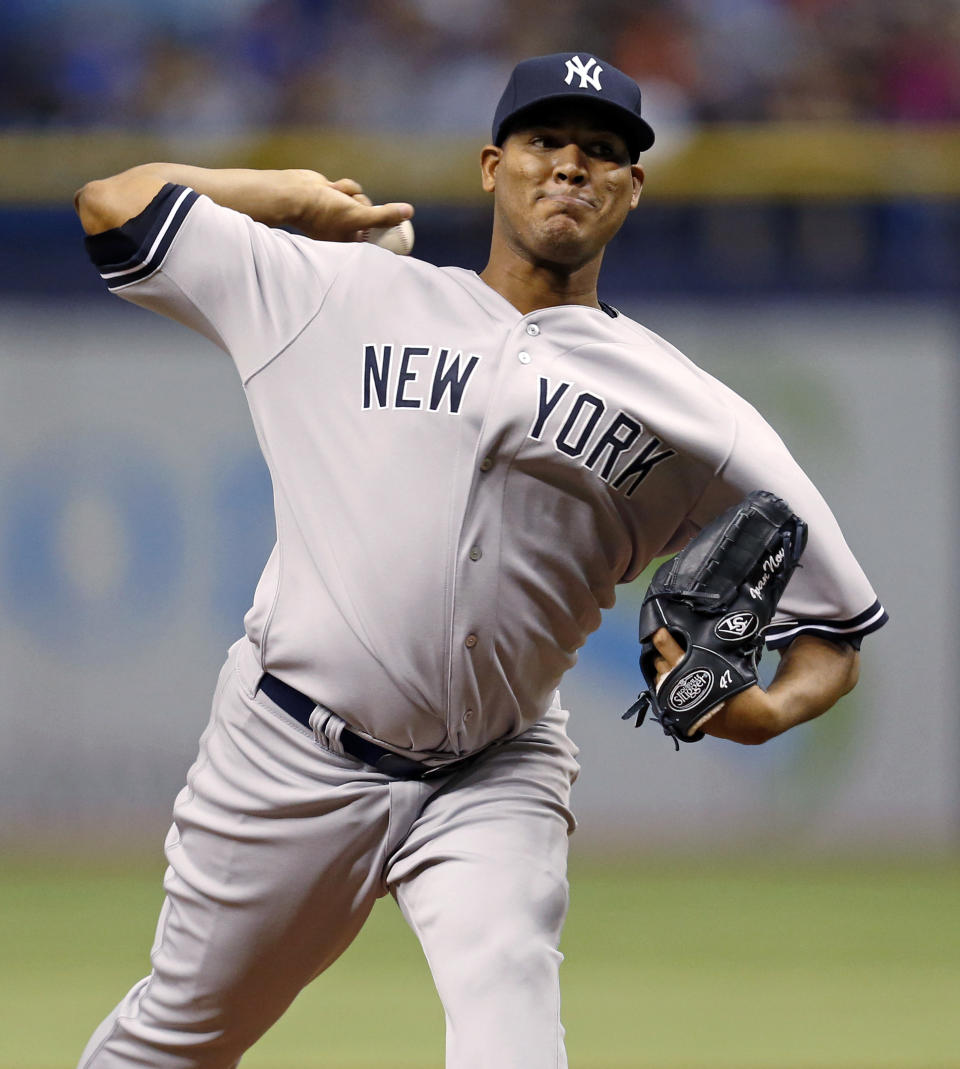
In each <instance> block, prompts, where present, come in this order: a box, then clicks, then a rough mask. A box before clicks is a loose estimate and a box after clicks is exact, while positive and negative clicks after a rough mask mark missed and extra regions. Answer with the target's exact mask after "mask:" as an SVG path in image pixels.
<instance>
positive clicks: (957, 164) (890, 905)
mask: <svg viewBox="0 0 960 1069" xmlns="http://www.w3.org/2000/svg"><path fill="white" fill-rule="evenodd" d="M567 49H582V50H583V51H590V52H595V53H597V54H599V55H601V56H605V57H607V58H608V59H609V60H610V61H611V62H613V63H614V64H616V65H617V66H619V67H621V68H622V69H624V70H626V71H628V72H629V73H630V74H632V75H634V76H635V77H636V78H637V80H638V81H639V82H640V84H641V86H642V88H643V91H644V101H645V106H646V107H648V108H649V111H650V117H651V122H652V124H653V126H654V127H655V129H656V130H657V135H658V140H657V145H656V146H655V148H654V149H653V151H652V152H651V153H649V154H648V156H647V157H646V158H645V160H644V162H645V165H646V167H647V186H646V189H645V192H644V196H643V198H642V200H641V205H640V208H639V209H638V211H637V212H636V213H635V214H634V217H633V218H632V219H631V221H630V223H629V225H628V227H627V228H626V230H625V232H624V233H623V234H622V235H621V236H620V237H619V238H618V239H617V241H616V242H615V244H614V245H613V246H612V247H611V249H610V250H609V253H608V259H607V263H606V265H605V275H604V286H603V296H604V297H605V298H606V299H607V300H609V301H611V302H613V303H615V304H617V305H618V306H620V307H621V308H623V309H624V310H625V311H627V312H628V313H629V314H631V315H633V316H634V317H635V318H637V319H639V320H641V321H643V322H645V323H646V324H647V325H649V326H651V327H652V328H653V329H655V330H657V331H658V332H660V333H662V334H664V335H665V336H666V337H667V338H668V339H670V340H671V341H672V342H674V343H675V344H676V345H678V346H679V347H680V348H681V349H683V350H685V351H686V352H687V353H688V355H690V356H691V357H692V358H693V359H694V360H696V361H697V362H698V363H700V364H702V365H703V366H705V367H706V368H707V369H708V370H711V371H712V372H714V373H716V374H719V375H720V376H721V377H722V378H725V379H726V380H727V381H728V382H730V383H731V385H733V386H734V387H735V388H737V389H738V390H739V391H740V392H742V393H743V394H744V395H745V396H747V397H748V398H749V399H750V400H752V401H753V402H754V403H755V404H756V405H757V406H758V407H759V408H760V409H761V411H763V412H764V414H765V415H767V416H768V418H769V419H770V420H771V421H772V422H773V423H774V425H775V426H777V427H778V428H779V429H780V430H781V432H782V434H783V436H784V437H785V439H786V440H787V442H788V444H789V445H790V446H791V448H792V449H793V451H794V453H795V455H796V456H797V457H798V458H799V459H800V461H801V462H802V463H803V464H804V466H805V467H806V469H807V470H808V472H809V473H810V474H811V476H812V477H813V478H814V480H815V481H816V482H817V483H818V485H819V486H820V487H821V488H822V489H823V491H824V492H825V494H826V496H827V497H828V499H829V500H830V501H831V503H832V504H833V506H834V509H835V512H836V513H837V515H838V517H839V519H840V521H841V523H842V525H843V527H844V529H845V531H846V533H847V536H848V539H849V541H850V542H851V544H852V546H853V548H854V550H855V552H856V553H857V554H858V556H859V557H860V559H861V561H862V562H863V564H864V566H865V568H866V570H867V573H868V574H869V575H870V576H871V578H872V579H873V581H874V584H875V586H876V587H877V590H878V592H879V594H880V597H881V599H882V600H883V601H884V603H885V604H886V605H887V607H888V609H889V610H890V613H891V616H892V621H891V623H890V624H889V625H888V626H887V628H885V629H884V630H883V631H881V632H880V633H879V634H878V635H876V636H873V637H871V638H869V639H868V640H867V641H866V643H865V651H864V671H863V681H862V683H861V685H860V687H858V689H857V690H856V691H855V692H854V693H853V694H852V695H851V696H850V697H849V698H848V699H846V700H845V701H844V702H843V703H841V705H840V706H839V707H838V708H837V710H836V711H835V712H834V713H833V714H832V715H830V716H828V717H826V718H825V719H824V720H822V721H820V722H818V723H816V724H814V725H810V726H808V727H806V728H804V729H801V730H800V731H797V732H795V733H793V734H792V735H790V736H787V737H785V738H783V739H780V740H776V741H775V742H773V743H771V744H769V745H768V746H766V747H763V748H761V749H759V750H756V751H754V750H743V749H738V748H736V747H733V746H731V745H729V744H725V743H720V742H715V741H713V740H707V741H706V742H704V743H702V744H700V745H699V746H696V747H689V748H685V749H684V751H683V752H682V753H681V754H679V755H675V754H674V753H673V749H672V746H671V745H670V744H669V743H668V742H667V741H666V740H665V739H663V738H661V737H659V736H658V735H657V733H656V730H655V728H654V727H652V726H648V727H647V728H645V729H644V730H642V731H640V732H633V731H632V729H629V728H628V727H626V726H625V725H623V724H622V723H621V722H620V716H619V714H620V712H621V711H622V710H623V709H625V708H626V707H627V706H628V705H629V704H630V702H631V701H632V699H633V697H634V695H635V693H636V690H637V687H638V684H639V677H638V670H637V669H636V654H637V649H636V637H635V619H636V610H637V607H638V605H639V597H640V593H641V591H640V588H639V587H638V589H636V590H632V589H631V590H625V591H624V592H623V596H622V597H621V601H620V604H619V605H618V607H617V609H616V610H614V611H613V612H611V613H610V614H609V619H608V620H607V621H606V623H605V625H604V627H603V628H602V630H601V631H600V632H599V633H598V634H597V635H596V636H594V638H593V639H592V640H591V641H590V642H589V643H588V645H587V647H586V649H585V650H584V653H583V656H582V659H581V663H580V664H579V665H578V667H577V668H576V669H575V671H574V673H573V675H572V676H571V678H570V681H569V684H568V685H567V687H566V688H565V689H564V697H565V701H566V704H567V705H568V706H570V707H571V708H572V709H573V711H574V720H573V733H574V736H575V738H576V740H577V741H578V743H579V744H580V746H581V752H582V765H583V774H582V776H581V780H580V783H579V784H578V787H577V796H576V797H577V805H578V810H579V814H580V818H581V826H580V829H579V831H578V833H577V835H576V837H575V839H574V855H575V862H574V873H575V880H574V890H573V910H572V913H571V920H570V925H569V929H568V935H567V942H566V949H567V950H568V956H569V959H570V960H569V961H568V964H567V965H566V966H565V969H566V970H567V988H566V998H567V1004H568V1009H567V1024H568V1029H569V1030H570V1049H571V1054H572V1057H573V1061H572V1064H574V1065H579V1066H581V1067H583V1069H632V1067H635V1066H637V1067H639V1066H651V1067H652V1066H658V1067H660V1069H681V1067H700V1066H707V1065H710V1066H729V1067H731V1069H733V1067H734V1066H737V1067H747V1066H755V1067H767V1066H769V1067H778V1069H780V1067H784V1069H801V1067H804V1069H806V1067H813V1066H817V1067H822V1069H829V1067H833V1066H847V1067H861V1066H871V1067H886V1069H893V1067H898V1069H899V1067H903V1069H907V1067H938V1069H943V1067H947V1066H952V1067H956V1066H960V1024H958V1023H957V1012H956V1008H957V1006H958V1005H960V914H958V905H957V902H958V895H957V892H958V891H960V852H958V846H960V787H958V781H960V776H958V764H960V727H958V722H960V718H958V716H957V673H956V663H957V648H956V625H955V613H954V612H953V611H952V610H953V607H954V605H955V603H956V600H957V599H956V595H957V592H958V590H957V587H958V583H957V578H956V564H955V558H956V553H955V548H954V547H955V538H954V536H953V532H954V531H955V529H956V526H957V518H958V509H957V496H958V486H957V472H956V457H957V444H958V432H957V387H958V369H957V354H958V336H960V335H958V306H957V298H958V293H960V3H958V2H957V0H940V2H936V0H917V2H913V3H905V2H903V0H873V2H869V0H659V2H657V0H632V2H630V0H590V2H587V0H550V2H549V3H547V2H545V0H528V2H527V3H525V4H523V5H514V4H510V3H508V2H507V0H472V2H470V3H463V4H456V3H452V2H447V0H357V2H354V3H352V4H349V5H347V4H336V3H333V2H332V0H216V2H214V0H159V2H154V3H146V2H144V0H5V2H4V4H3V5H2V7H0V160H2V166H0V416H2V418H0V683H2V689H0V694H2V696H3V699H2V702H0V738H2V742H0V807H2V813H3V821H2V824H0V847H2V850H3V859H4V863H3V870H2V873H0V933H2V936H3V938H2V942H0V962H2V964H0V995H2V998H0V1004H2V1005H3V1006H4V1008H5V1011H9V1019H6V1020H5V1021H4V1028H3V1030H2V1033H0V1069H54V1067H57V1066H68V1065H72V1064H73V1060H74V1059H75V1057H76V1055H77V1053H78V1051H79V1048H80V1047H81V1046H82V1044H83V1042H84V1040H85V1037H86V1035H87V1033H88V1032H89V1031H90V1030H91V1029H92V1027H93V1025H94V1024H95V1022H96V1020H98V1019H99V1017H100V1016H101V1015H102V1014H103V1013H104V1012H105V1011H106V1010H107V1009H108V1008H109V1006H110V1005H111V1004H112V1002H113V1001H115V999H116V998H117V997H119V995H120V994H121V993H122V991H123V990H125V989H126V987H127V986H128V985H129V983H130V982H132V980H133V979H135V978H136V976H137V975H139V974H140V973H142V972H143V971H144V970H145V968H146V950H147V947H148V945H149V941H150V933H151V929H152V924H153V919H154V916H155V912H156V908H157V905H158V890H157V888H158V876H159V873H160V866H161V864H162V862H161V859H160V856H159V849H160V843H161V842H162V836H163V832H164V830H165V827H166V823H167V820H168V813H169V807H170V803H171V800H172V798H173V796H174V794H175V793H176V791H177V789H178V788H179V785H180V783H181V781H182V778H183V775H184V773H185V770H186V768H187V766H188V764H189V763H190V761H191V759H192V756H193V753H194V750H195V745H196V739H197V737H198V735H199V732H200V729H201V727H202V725H203V723H204V720H205V715H206V710H207V708H208V706H209V700H210V693H211V691H212V686H213V681H214V679H215V676H216V672H217V669H218V666H219V663H220V661H221V659H222V657H223V654H224V652H225V650H226V648H227V646H228V645H229V643H230V642H231V641H232V640H233V639H234V638H235V637H236V635H237V633H238V629H239V627H240V624H241V618H242V614H243V612H244V611H245V609H246V607H247V604H248V601H249V598H250V596H251V592H252V589H253V585H254V582H255V580H256V577H257V575H258V574H259V569H260V567H261V565H262V563H263V562H264V561H265V559H266V555H267V553H268V551H269V547H270V544H271V542H272V517H271V512H270V492H269V485H268V480H267V476H266V472H265V469H264V466H263V464H262V461H261V460H260V458H259V454H258V452H257V448H256V443H255V440H254V437H253V434H252V431H251V429H250V426H249V420H248V417H247V414H246V410H245V406H244V402H243V397H242V392H241V390H240V389H239V387H238V384H237V382H236V380H235V376H234V373H233V371H232V369H231V368H230V366H229V365H228V362H226V361H225V360H224V358H223V357H222V354H220V353H219V352H218V351H217V350H215V349H214V348H213V347H212V346H210V345H209V344H208V343H206V342H204V341H203V340H202V339H199V338H196V337H193V336H191V335H190V334H188V333H186V332H184V331H181V330H180V329H179V328H176V327H173V326H171V325H169V324H167V323H165V322H162V321H159V320H157V321H154V320H153V319H152V318H150V317H149V316H147V315H146V314H145V313H142V312H140V311H138V310H135V309H132V308H129V307H126V306H124V305H122V304H121V302H119V301H116V300H113V299H111V298H108V296H107V295H106V294H105V293H104V292H102V290H101V287H100V284H99V282H98V280H97V278H96V275H95V273H94V272H93V270H92V268H91V267H90V266H89V265H88V264H87V263H86V262H85V259H84V255H83V249H82V242H81V240H80V237H81V235H80V231H79V226H78V224H77V223H76V221H75V219H74V217H73V214H72V212H71V209H70V199H71V196H72V193H73V191H74V190H75V189H76V188H77V187H78V186H79V185H80V184H82V182H84V181H85V180H87V179H89V178H92V177H99V176H102V175H104V174H107V173H112V172H115V171H117V170H120V169H122V168H124V167H126V166H130V165H132V164H134V163H138V162H143V161H145V160H148V159H176V160H180V161H184V162H193V163H200V164H207V165H211V166H224V165H247V166H257V167H284V166H297V167H311V168H315V169H317V170H320V171H322V172H324V173H325V174H327V175H329V176H331V177H340V176H343V175H350V176H352V177H355V178H357V179H359V180H360V181H361V182H363V184H364V185H365V186H366V187H367V188H368V190H369V191H370V192H371V194H372V195H373V196H374V197H376V198H377V199H410V200H412V201H413V202H414V203H415V204H416V207H417V217H416V224H417V248H416V250H415V251H416V254H417V255H420V256H422V257H424V258H425V259H427V260H431V261H433V262H437V263H456V264H460V265H461V266H465V267H473V268H477V269H479V268H481V267H482V266H483V264H484V262H485V253H486V238H487V232H488V227H489V215H490V206H489V204H488V203H486V201H485V200H484V198H483V196H482V194H481V193H480V192H479V189H478V183H477V165H476V158H477V149H478V147H479V145H480V144H482V143H483V142H484V141H485V139H486V138H487V137H488V126H489V119H490V116H491V114H492V110H493V107H494V104H495V102H496V99H497V97H498V95H499V92H500V89H501V88H502V85H503V84H504V82H505V79H506V77H507V75H508V73H509V70H510V69H511V67H512V65H513V64H514V63H515V62H516V61H517V60H518V59H520V58H522V57H524V56H527V55H532V54H537V53H544V52H551V51H559V50H567ZM383 476H384V479H389V478H391V469H390V462H389V458H385V460H384V473H383ZM384 537H385V538H387V537H388V532H385V536H384ZM771 659H772V658H771ZM395 913H396V911H391V909H390V906H389V904H388V905H386V906H384V908H383V909H382V910H380V911H378V912H377V914H375V917H374V921H373V927H372V929H371V931H370V932H369V933H366V932H365V933H364V935H363V936H362V937H361V941H360V945H358V947H357V948H355V953H353V954H351V955H348V956H347V958H346V959H345V960H344V962H342V963H339V964H338V965H337V966H336V967H335V969H334V971H333V972H332V973H331V974H330V977H329V978H326V979H324V980H322V981H321V982H320V984H318V985H316V986H317V988H318V991H317V992H313V991H311V992H308V993H307V995H305V996H304V998H303V999H302V1000H301V1001H300V1003H298V1005H297V1007H296V1008H295V1010H294V1012H293V1014H292V1015H291V1018H290V1019H289V1020H286V1021H284V1022H283V1023H282V1024H281V1025H280V1026H279V1027H278V1029H277V1030H276V1032H275V1033H273V1034H271V1036H269V1037H267V1039H266V1040H265V1041H264V1043H263V1044H262V1045H261V1047H260V1048H258V1051H256V1052H254V1053H253V1054H252V1055H251V1058H250V1064H251V1065H252V1066H254V1067H257V1066H259V1067H261V1069H286V1067H287V1066H290V1067H291V1069H292V1067H293V1066H307V1065H318V1066H319V1065H337V1066H339V1067H342V1069H361V1067H368V1066H369V1067H371V1069H372V1067H373V1066H385V1065H392V1066H410V1067H413V1066H428V1065H439V1064H440V1063H441V1061H442V1053H441V1051H442V1047H441V1044H440V1032H441V1026H442V1021H441V1016H440V1014H439V1011H438V1010H437V1009H436V1007H435V1006H434V1005H433V1002H432V1001H431V999H432V995H431V992H430V991H429V979H428V977H427V974H426V972H425V968H424V966H423V965H422V962H421V961H420V960H419V956H418V951H417V950H416V947H415V945H414V944H413V942H412V940H411V939H410V938H409V936H407V935H406V934H405V933H404V932H403V931H402V930H401V929H400V928H399V927H398V921H397V918H396V917H395V916H394V914H395ZM691 918H695V919H694V920H693V921H691ZM400 991H402V992H403V994H402V995H400V994H398V992H400ZM677 991H683V992H686V993H687V995H688V999H689V1001H688V1003H686V1004H683V1003H682V1002H681V1001H680V1000H678V998H677V996H676V992H677ZM418 1000H419V1001H418ZM679 1005H684V1010H683V1011H681V1012H679V1013H678V1012H677V1010H678V1007H679ZM52 1007H56V1014H55V1016H53V1017H51V1012H50V1011H51V1008H52ZM371 1007H378V1008H377V1009H376V1010H372V1009H371ZM744 1007H747V1009H744ZM351 1013H352V1014H353V1015H354V1016H353V1017H351ZM371 1014H373V1018H374V1019H373V1020H372V1021H371ZM4 1016H5V1017H6V1016H7V1014H6V1013H5V1015H4ZM328 1016H329V1017H331V1018H332V1019H333V1020H334V1021H342V1022H344V1027H343V1029H342V1033H343V1034H339V1033H340V1030H337V1029H331V1028H330V1027H328V1026H327V1025H326V1024H322V1025H318V1018H320V1019H326V1018H327V1017H328ZM333 1031H336V1032H338V1034H337V1035H336V1036H335V1037H331V1034H330V1033H331V1032H333ZM321 1038H322V1043H321V1042H320V1039H321ZM245 1064H246V1063H245Z"/></svg>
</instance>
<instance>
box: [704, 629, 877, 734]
mask: <svg viewBox="0 0 960 1069" xmlns="http://www.w3.org/2000/svg"><path fill="white" fill-rule="evenodd" d="M859 671H860V655H859V653H857V651H856V650H855V649H854V648H853V647H852V646H849V645H847V644H846V643H837V642H830V641H828V640H825V639H819V638H814V637H813V636H811V635H801V636H800V637H799V638H797V639H795V640H794V641H793V642H792V643H791V644H790V645H789V646H788V647H787V648H786V649H785V650H784V651H783V654H782V655H781V659H780V665H779V667H778V668H777V672H776V675H775V676H774V678H773V680H772V682H771V683H770V686H769V687H767V689H766V690H763V689H762V688H760V687H750V688H749V689H748V690H745V691H742V692H741V693H740V694H738V695H737V696H736V697H734V698H731V699H730V700H729V701H728V702H727V703H726V705H725V706H724V707H723V708H722V709H721V710H720V711H719V712H718V713H717V714H716V715H715V716H713V717H712V718H711V719H710V720H708V721H707V723H706V724H705V725H704V731H705V732H706V733H707V734H708V735H714V736H716V737H717V738H722V739H730V740H731V741H733V742H740V743H744V744H745V745H756V744H758V743H762V742H767V741H768V740H769V739H772V738H774V737H775V736H777V735H782V734H783V732H785V731H789V730H790V728H792V727H796V726H797V725H798V724H803V723H805V722H806V721H808V720H814V719H815V718H816V717H818V716H820V715H822V714H823V713H825V712H826V711H827V710H828V709H830V708H831V707H832V706H833V705H834V704H835V703H836V702H837V701H838V700H839V699H840V698H842V697H843V695H844V694H847V693H848V692H849V691H851V690H853V688H854V686H855V685H856V682H857V677H858V675H859Z"/></svg>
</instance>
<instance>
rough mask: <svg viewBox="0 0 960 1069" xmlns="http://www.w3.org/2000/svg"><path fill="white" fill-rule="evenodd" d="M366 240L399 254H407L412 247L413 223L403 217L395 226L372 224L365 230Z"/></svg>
mask: <svg viewBox="0 0 960 1069" xmlns="http://www.w3.org/2000/svg"><path fill="white" fill-rule="evenodd" d="M367 241H369V242H371V243H372V244H374V245H379V246H380V248H381V249H387V250H388V251H389V252H395V253H397V254H398V255H399V256H409V255H410V251H411V250H412V249H413V223H411V222H410V220H409V219H404V220H403V221H402V222H400V223H398V224H397V225H396V226H386V227H385V226H373V227H371V228H370V229H369V230H368V231H367Z"/></svg>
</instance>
